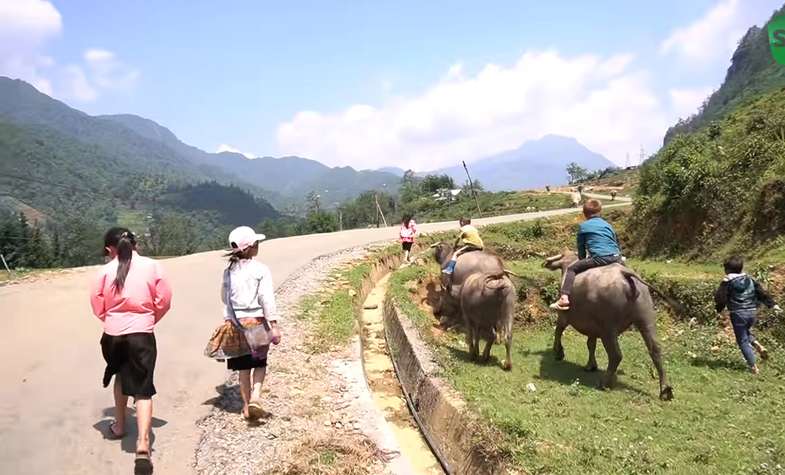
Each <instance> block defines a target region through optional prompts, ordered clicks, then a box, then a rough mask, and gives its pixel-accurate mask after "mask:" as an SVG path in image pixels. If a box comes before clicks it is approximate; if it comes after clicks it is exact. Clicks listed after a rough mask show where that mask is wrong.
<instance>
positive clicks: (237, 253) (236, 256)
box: [224, 247, 251, 269]
mask: <svg viewBox="0 0 785 475" xmlns="http://www.w3.org/2000/svg"><path fill="white" fill-rule="evenodd" d="M224 257H228V258H229V269H231V268H233V267H234V265H235V264H237V263H238V262H240V261H242V260H245V259H250V258H251V248H250V247H247V248H245V249H237V248H233V249H232V250H231V251H229V252H228V253H226V254H225V255H224Z"/></svg>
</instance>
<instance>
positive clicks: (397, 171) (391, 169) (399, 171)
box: [376, 167, 406, 177]
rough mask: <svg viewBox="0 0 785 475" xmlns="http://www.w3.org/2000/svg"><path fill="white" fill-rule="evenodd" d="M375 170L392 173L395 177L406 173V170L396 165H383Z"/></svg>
mask: <svg viewBox="0 0 785 475" xmlns="http://www.w3.org/2000/svg"><path fill="white" fill-rule="evenodd" d="M376 171H377V172H383V173H392V174H393V175H395V176H397V177H403V174H404V173H406V170H404V169H403V168H398V167H383V168H379V169H378V170H376Z"/></svg>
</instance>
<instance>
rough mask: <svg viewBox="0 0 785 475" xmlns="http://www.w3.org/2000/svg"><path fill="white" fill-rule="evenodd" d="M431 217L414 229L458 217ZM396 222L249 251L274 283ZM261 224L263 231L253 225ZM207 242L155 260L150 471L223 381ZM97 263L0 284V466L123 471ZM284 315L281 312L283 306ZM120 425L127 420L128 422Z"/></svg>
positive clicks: (188, 432) (214, 255) (165, 468)
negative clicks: (110, 431) (111, 436)
mask: <svg viewBox="0 0 785 475" xmlns="http://www.w3.org/2000/svg"><path fill="white" fill-rule="evenodd" d="M576 211H577V210H576V209H565V210H553V211H544V212H535V213H525V214H518V215H511V216H501V217H495V218H487V219H477V220H475V224H477V225H484V224H490V223H500V222H509V221H516V220H522V219H535V218H539V217H545V216H554V215H559V214H566V213H573V212H576ZM456 228H457V224H456V223H454V222H449V223H432V224H423V225H420V226H419V229H420V231H421V232H433V231H443V230H449V229H456ZM397 230H398V228H397V227H389V228H382V229H375V228H374V229H358V230H351V231H344V232H339V233H330V234H319V235H309V236H297V237H291V238H285V239H274V240H270V241H266V242H264V243H262V245H261V247H260V251H259V259H260V260H262V261H263V262H265V263H266V264H268V265H269V266H270V268H271V270H272V273H273V276H274V278H275V281H276V283H280V282H283V281H284V280H286V278H287V277H288V276H290V275H291V274H292V273H294V272H295V271H296V270H297V269H299V268H301V267H303V266H304V265H306V264H307V263H309V262H310V261H311V260H312V259H314V258H316V257H318V256H320V255H324V254H328V253H331V252H335V251H338V250H341V249H346V248H350V247H355V246H361V245H366V244H370V243H372V242H378V241H384V240H393V239H396V238H397ZM259 231H261V232H263V231H264V230H263V229H260V230H259ZM221 255H222V253H221V252H206V253H201V254H194V255H190V256H184V257H179V258H174V259H168V260H166V261H164V268H165V269H166V272H167V274H168V276H169V279H170V281H171V283H172V287H173V290H174V300H173V305H172V310H171V311H170V312H169V314H168V315H166V317H164V319H163V320H162V321H161V323H160V324H159V325H158V327H157V328H156V338H157V340H158V349H159V351H158V361H157V364H156V381H155V383H156V388H157V389H158V395H157V396H156V397H155V398H154V416H155V419H154V421H153V427H154V429H153V432H154V440H153V449H154V453H153V456H154V457H153V460H154V463H155V464H156V473H163V474H179V473H190V472H192V471H193V469H192V468H191V467H192V463H193V457H194V451H195V448H196V446H197V444H198V441H199V436H200V433H199V430H198V429H197V427H196V426H195V422H196V421H197V420H199V419H200V418H201V417H203V416H204V415H206V414H207V413H208V412H209V410H210V408H211V406H210V403H209V401H210V400H211V399H212V398H214V397H215V396H216V395H217V392H216V387H217V386H219V385H221V384H223V381H224V377H225V369H224V365H222V364H218V363H216V362H213V361H211V360H208V359H207V358H205V357H204V356H202V350H203V348H204V345H205V343H206V341H207V338H209V336H210V334H211V332H212V330H213V329H214V328H215V327H216V326H217V325H218V324H219V323H220V322H221V307H220V299H219V287H220V280H221V273H222V269H223V267H224V266H225V260H224V259H222V257H221ZM95 271H96V268H95V267H88V268H82V269H76V270H72V271H69V272H67V273H63V274H55V275H53V276H51V277H47V278H45V279H41V280H37V281H31V282H25V283H20V284H15V285H8V286H5V287H0V316H2V322H3V333H4V334H5V337H4V341H3V344H2V345H0V376H1V377H2V386H1V387H0V473H2V474H6V473H7V474H54V473H69V474H70V473H84V474H113V473H122V474H125V473H130V471H131V467H132V459H133V455H132V454H133V452H134V444H135V440H136V437H135V434H133V433H132V434H131V435H130V436H129V437H126V438H125V439H124V440H123V441H122V442H118V441H107V440H104V439H103V436H102V433H101V430H100V429H103V428H105V427H106V424H107V420H108V419H109V417H110V416H111V412H112V405H113V402H112V394H111V391H110V390H109V389H103V388H102V387H101V377H102V375H103V370H104V362H103V359H102V358H101V353H100V347H99V343H98V342H99V338H100V336H101V327H100V322H99V321H98V320H97V319H95V317H93V316H92V313H91V311H90V306H89V303H88V285H89V282H90V279H91V278H92V276H93V274H94V273H95ZM284 317H286V316H284ZM128 426H129V427H128V428H129V433H130V432H131V431H133V430H135V426H136V424H135V423H130V424H129V425H128Z"/></svg>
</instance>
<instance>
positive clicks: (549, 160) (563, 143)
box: [431, 135, 616, 191]
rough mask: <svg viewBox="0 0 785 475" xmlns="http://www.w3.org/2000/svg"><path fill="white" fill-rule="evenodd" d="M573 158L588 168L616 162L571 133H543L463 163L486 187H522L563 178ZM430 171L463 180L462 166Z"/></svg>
mask: <svg viewBox="0 0 785 475" xmlns="http://www.w3.org/2000/svg"><path fill="white" fill-rule="evenodd" d="M571 162H575V163H577V164H578V165H580V166H582V167H584V168H587V169H589V170H600V169H605V168H608V167H614V166H616V165H615V164H614V163H613V162H611V161H610V160H608V159H607V158H605V157H604V156H602V155H600V154H598V153H595V152H592V151H591V150H589V149H588V148H586V147H584V146H583V145H581V144H580V143H579V142H578V141H577V140H575V139H574V138H571V137H563V136H560V135H546V136H544V137H542V138H540V139H538V140H530V141H527V142H525V143H524V144H523V145H521V146H520V147H518V148H517V149H515V150H508V151H506V152H501V153H498V154H496V155H492V156H490V157H486V158H483V159H480V160H475V161H472V162H471V163H469V164H467V166H468V167H469V172H470V173H471V174H472V179H476V180H479V181H480V183H481V184H482V185H483V187H484V188H485V189H486V190H489V191H502V190H522V189H530V188H541V187H544V186H546V185H558V184H563V183H566V182H567V172H566V171H565V170H566V168H567V165H569V164H570V163H571ZM431 173H446V174H447V175H449V176H451V177H452V178H453V179H454V180H455V182H456V183H463V182H465V181H466V172H465V171H464V169H463V166H461V165H458V166H454V167H450V168H443V169H440V170H436V171H435V172H431Z"/></svg>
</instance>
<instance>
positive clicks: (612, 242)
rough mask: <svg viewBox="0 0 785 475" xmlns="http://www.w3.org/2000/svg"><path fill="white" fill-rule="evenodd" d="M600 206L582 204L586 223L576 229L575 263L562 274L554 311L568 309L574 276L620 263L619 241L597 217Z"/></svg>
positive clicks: (594, 202) (588, 202)
mask: <svg viewBox="0 0 785 475" xmlns="http://www.w3.org/2000/svg"><path fill="white" fill-rule="evenodd" d="M601 212H602V203H600V202H599V201H598V200H595V199H589V200H587V201H586V203H584V204H583V216H584V217H585V218H586V221H584V222H582V223H581V225H580V227H579V228H578V239H577V241H578V259H579V260H577V261H575V262H573V263H572V264H571V265H570V266H569V267H568V268H567V272H565V274H564V281H563V282H562V286H561V297H560V298H559V300H558V301H556V302H554V303H552V304H551V308H553V309H556V310H569V309H570V294H571V293H572V287H573V284H574V283H575V276H576V275H577V274H580V273H581V272H584V271H587V270H589V269H592V268H594V267H601V266H607V265H610V264H615V263H617V262H622V258H621V248H620V246H619V238H618V237H616V231H614V230H613V226H611V225H610V223H608V222H607V221H605V220H604V219H602V218H601V217H600V213H601Z"/></svg>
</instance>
